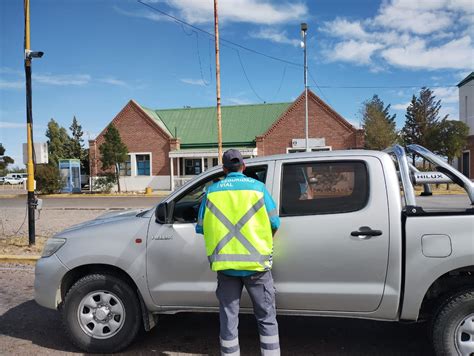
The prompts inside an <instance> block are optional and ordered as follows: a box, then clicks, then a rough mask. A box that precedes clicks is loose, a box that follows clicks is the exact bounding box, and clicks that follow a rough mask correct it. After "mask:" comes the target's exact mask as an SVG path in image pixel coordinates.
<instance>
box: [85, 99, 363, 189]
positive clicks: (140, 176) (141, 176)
mask: <svg viewBox="0 0 474 356" xmlns="http://www.w3.org/2000/svg"><path fill="white" fill-rule="evenodd" d="M308 94H309V95H308V112H309V115H308V116H309V130H308V132H309V134H308V136H309V138H310V142H311V148H312V150H340V149H353V148H363V146H364V132H363V130H360V129H356V128H355V127H354V126H352V125H351V124H350V123H349V122H348V121H347V120H345V119H344V118H343V117H342V116H341V115H339V114H338V113H337V112H335V111H334V110H333V109H332V108H331V107H329V106H328V105H327V104H326V103H324V102H323V101H322V100H321V99H320V98H319V97H318V96H316V95H315V94H314V93H313V92H311V91H308ZM222 110H223V111H222V121H223V146H224V149H225V148H230V147H232V148H237V149H239V150H241V152H242V153H243V155H244V156H246V157H253V156H263V155H272V154H279V153H288V152H295V151H301V150H303V149H302V148H301V143H303V144H304V137H305V129H304V128H305V97H304V93H303V94H302V95H300V96H299V97H298V98H297V99H296V100H295V101H294V102H292V103H278V104H259V105H241V106H224V107H223V108H222ZM215 118H216V115H215V108H184V109H172V110H151V109H147V108H145V107H143V106H141V105H139V104H138V103H136V102H135V101H133V100H131V101H129V102H128V103H127V105H125V107H124V108H123V109H122V110H121V111H120V112H119V113H118V114H117V116H116V117H115V118H114V119H113V120H112V122H111V123H112V124H113V125H114V126H115V127H116V128H117V129H118V131H119V132H120V135H121V138H122V141H123V142H124V143H125V145H126V146H127V148H128V151H129V160H128V161H127V162H126V163H125V164H123V165H122V166H123V167H122V166H121V187H122V189H125V190H143V189H145V187H147V186H150V187H152V188H153V189H173V188H174V187H176V185H179V184H181V183H182V182H183V181H185V180H187V179H189V177H190V176H193V175H195V174H199V173H200V172H202V171H203V170H206V169H208V168H210V167H212V166H214V165H216V164H217V142H216V137H217V135H216V134H215V120H216V119H215ZM105 130H106V129H104V130H103V131H102V132H101V133H100V134H99V135H98V136H97V138H96V139H95V140H91V141H89V147H90V151H89V152H90V161H91V176H92V177H95V176H98V175H100V174H101V173H103V172H102V169H101V166H100V151H99V147H100V145H101V144H102V143H103V142H104V134H105Z"/></svg>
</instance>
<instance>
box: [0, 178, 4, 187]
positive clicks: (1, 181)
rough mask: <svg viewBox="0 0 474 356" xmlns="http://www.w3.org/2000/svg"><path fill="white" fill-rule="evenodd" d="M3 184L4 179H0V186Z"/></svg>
mask: <svg viewBox="0 0 474 356" xmlns="http://www.w3.org/2000/svg"><path fill="white" fill-rule="evenodd" d="M2 184H5V177H0V185H2Z"/></svg>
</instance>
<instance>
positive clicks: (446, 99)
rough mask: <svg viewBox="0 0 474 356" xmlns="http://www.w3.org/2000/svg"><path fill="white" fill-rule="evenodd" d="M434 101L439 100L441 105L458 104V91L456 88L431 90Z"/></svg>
mask: <svg viewBox="0 0 474 356" xmlns="http://www.w3.org/2000/svg"><path fill="white" fill-rule="evenodd" d="M433 94H434V95H435V96H436V99H438V100H439V99H441V105H444V104H454V103H459V90H458V88H457V87H440V88H433Z"/></svg>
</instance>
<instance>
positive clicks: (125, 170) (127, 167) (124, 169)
mask: <svg viewBox="0 0 474 356" xmlns="http://www.w3.org/2000/svg"><path fill="white" fill-rule="evenodd" d="M120 175H121V176H131V175H132V163H131V160H130V155H127V160H126V161H125V162H123V163H120Z"/></svg>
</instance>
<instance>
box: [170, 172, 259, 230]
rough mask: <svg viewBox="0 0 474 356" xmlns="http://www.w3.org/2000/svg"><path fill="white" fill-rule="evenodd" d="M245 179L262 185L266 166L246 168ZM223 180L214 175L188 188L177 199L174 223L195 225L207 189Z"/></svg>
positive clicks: (220, 176)
mask: <svg viewBox="0 0 474 356" xmlns="http://www.w3.org/2000/svg"><path fill="white" fill-rule="evenodd" d="M244 174H245V175H246V176H247V177H250V178H254V179H257V180H259V181H261V182H262V183H265V179H266V177H267V166H266V165H262V166H251V167H247V169H246V170H245V171H244ZM222 178H224V173H223V172H222V171H221V172H220V173H216V174H215V175H213V176H210V177H208V179H206V180H203V181H201V182H199V183H197V185H194V186H193V187H191V188H189V189H188V190H187V191H186V192H185V193H184V194H183V195H181V196H180V197H179V198H177V200H176V202H175V205H174V209H173V217H174V220H175V221H176V222H180V223H195V222H196V221H197V217H198V212H199V206H200V205H201V201H202V199H203V197H204V195H205V193H206V190H207V188H208V187H209V186H210V185H211V184H213V183H215V182H218V181H219V180H221V179H222Z"/></svg>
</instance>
